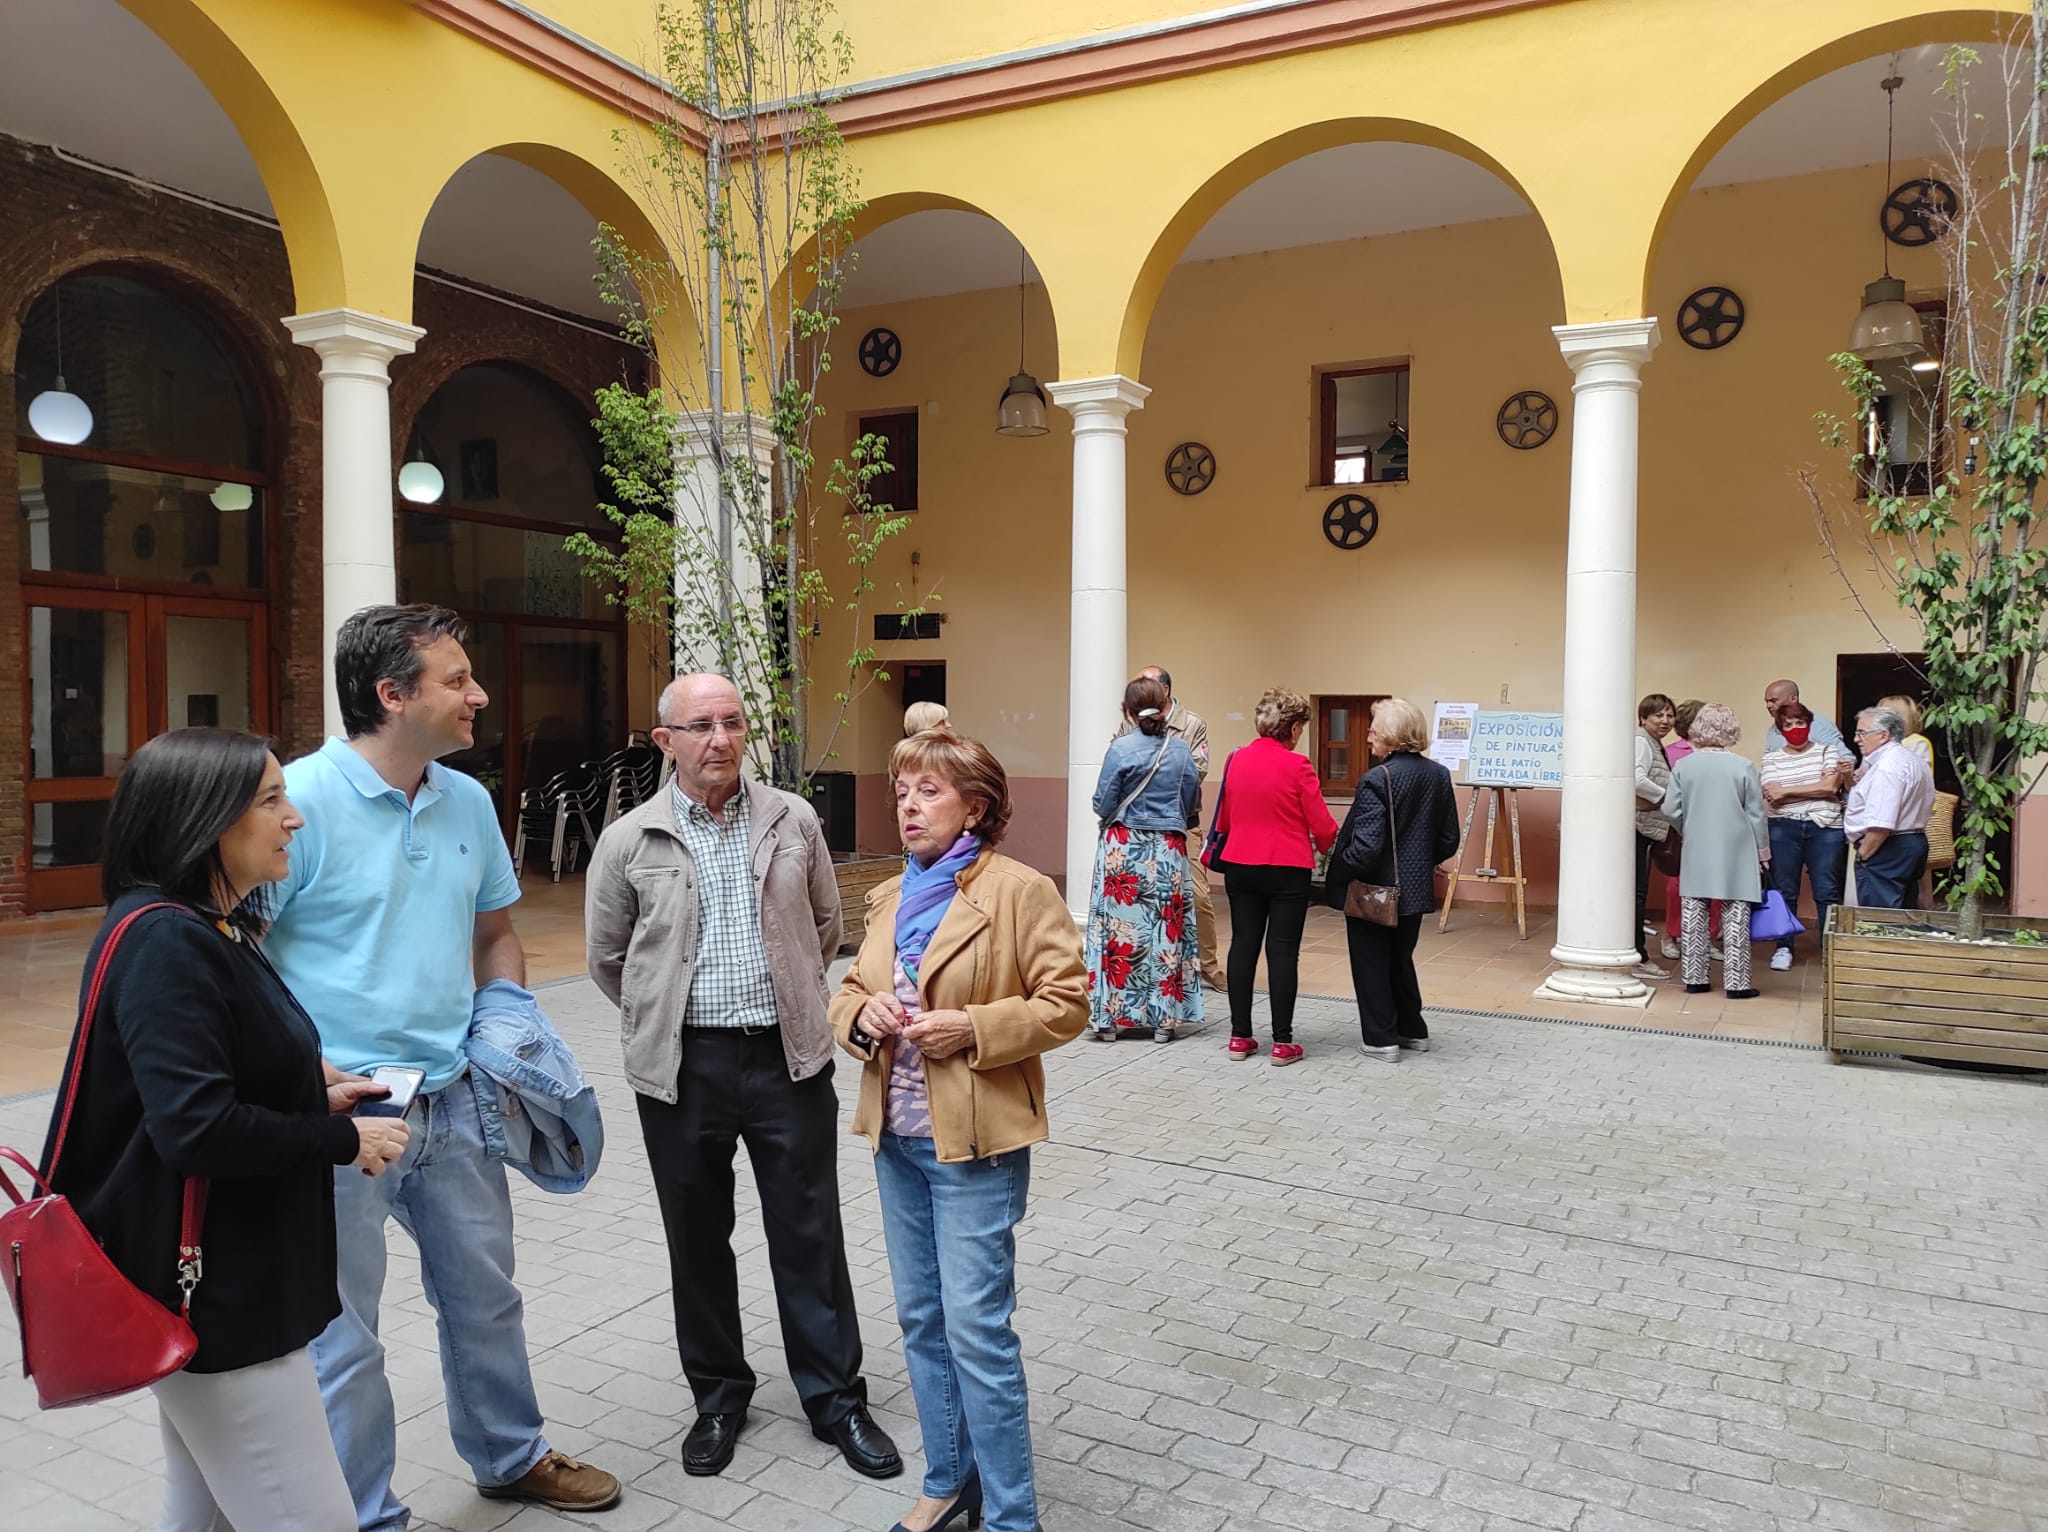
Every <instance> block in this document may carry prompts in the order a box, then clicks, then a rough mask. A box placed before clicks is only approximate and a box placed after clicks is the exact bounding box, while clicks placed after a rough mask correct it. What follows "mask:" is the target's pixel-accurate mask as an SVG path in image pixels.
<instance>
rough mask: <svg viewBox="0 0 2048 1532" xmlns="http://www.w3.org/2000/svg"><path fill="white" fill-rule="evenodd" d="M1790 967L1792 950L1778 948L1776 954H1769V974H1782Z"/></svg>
mask: <svg viewBox="0 0 2048 1532" xmlns="http://www.w3.org/2000/svg"><path fill="white" fill-rule="evenodd" d="M1791 966H1792V949H1791V948H1790V947H1780V948H1779V949H1778V950H1777V951H1776V952H1773V953H1772V954H1771V972H1773V973H1783V972H1784V971H1785V970H1786V969H1788V968H1790V967H1791Z"/></svg>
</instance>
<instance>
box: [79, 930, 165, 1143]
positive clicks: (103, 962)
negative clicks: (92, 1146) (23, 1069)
mask: <svg viewBox="0 0 2048 1532" xmlns="http://www.w3.org/2000/svg"><path fill="white" fill-rule="evenodd" d="M176 908H177V906H176V905H174V904H170V903H167V902H165V901H163V900H158V901H157V902H156V903H154V904H145V905H143V906H142V908H141V909H138V910H131V911H129V912H128V913H127V914H126V915H124V916H123V917H122V918H121V922H120V924H118V925H116V926H115V927H114V929H113V930H112V931H109V932H108V933H107V939H106V941H105V942H103V943H102V944H101V946H100V960H99V961H98V962H97V963H95V964H94V965H93V970H92V983H91V984H89V985H88V986H86V991H85V1008H84V1009H83V1010H81V1011H80V1012H79V1013H78V1042H77V1043H76V1045H74V1046H73V1048H72V1050H71V1073H70V1075H69V1076H68V1077H67V1078H66V1080H65V1081H64V1110H63V1111H62V1112H60V1113H58V1115H57V1132H56V1134H55V1136H54V1137H52V1138H51V1140H50V1180H51V1181H55V1180H56V1179H57V1160H58V1158H59V1157H60V1156H61V1155H62V1154H63V1153H64V1135H65V1134H67V1133H68V1132H70V1131H71V1109H72V1108H73V1107H74V1106H76V1105H77V1104H78V1080H79V1077H80V1076H81V1075H83V1074H84V1073H85V1045H86V1044H87V1043H88V1042H89V1041H91V1038H92V1023H93V1018H94V1017H96V1016H97V1015H99V1010H100V989H101V987H102V986H103V985H104V984H105V983H106V981H107V969H108V967H109V966H110V965H111V964H112V963H113V961H114V949H115V948H116V947H118V946H120V945H121V938H122V937H123V936H126V935H127V934H128V928H129V927H130V926H132V925H134V924H135V922H136V921H138V920H140V919H141V918H142V917H143V916H145V915H147V914H148V913H149V912H150V911H151V910H172V909H176Z"/></svg>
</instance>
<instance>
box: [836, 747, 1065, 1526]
mask: <svg viewBox="0 0 2048 1532" xmlns="http://www.w3.org/2000/svg"><path fill="white" fill-rule="evenodd" d="M889 778H890V784H891V786H892V787H893V788H894V790H895V794H896V824H897V828H898V830H899V831H900V832H901V834H902V836H903V847H904V850H905V851H906V852H907V853H908V856H907V858H906V860H905V863H904V871H903V876H902V877H901V878H898V879H895V880H893V881H891V882H888V883H885V884H883V885H882V886H881V887H880V888H878V889H876V890H875V891H874V893H872V894H870V895H869V896H868V921H867V939H866V941H865V942H864V943H862V945H861V950H860V956H859V957H857V958H856V959H855V960H854V964H853V967H852V968H851V969H850V970H849V971H848V973H847V975H846V979H845V981H844V982H843V983H842V984H841V986H840V989H839V993H838V994H837V995H835V996H834V997H833V999H832V1004H831V1018H832V1029H833V1031H834V1032H835V1033H836V1034H837V1035H838V1038H839V1041H840V1044H841V1046H843V1047H844V1048H846V1050H847V1051H848V1052H850V1053H852V1054H853V1055H854V1056H855V1057H857V1058H860V1059H863V1060H865V1069H864V1071H863V1073H862V1075H861V1082H860V1104H859V1106H858V1107H857V1108H856V1110H855V1112H854V1117H853V1131H854V1132H855V1133H857V1134H859V1135H860V1136H862V1137H863V1138H865V1139H867V1141H868V1142H869V1143H870V1144H872V1145H873V1146H874V1148H875V1180H876V1183H877V1185H878V1187H879V1189H880V1191H881V1200H882V1218H883V1228H884V1231H885V1233H886V1235H887V1238H888V1245H889V1269H890V1272H891V1274H892V1277H893V1279H894V1282H895V1288H896V1316H897V1319H898V1321H899V1322H900V1323H901V1324H902V1326H903V1353H904V1358H905V1361H906V1362H907V1364H908V1369H909V1373H910V1386H911V1392H912V1394H913V1395H914V1396H915V1397H916V1399H917V1414H918V1420H919V1423H920V1425H921V1427H922V1429H923V1432H924V1453H925V1463H926V1465H927V1466H926V1470H925V1480H924V1494H923V1497H922V1498H921V1499H919V1501H918V1502H917V1504H916V1505H915V1506H913V1507H912V1508H911V1510H910V1512H909V1513H908V1514H907V1515H906V1517H905V1518H904V1520H902V1521H900V1522H898V1523H897V1529H898V1532H936V1529H939V1528H943V1527H947V1526H950V1525H953V1524H954V1523H956V1522H960V1521H962V1520H963V1519H964V1521H965V1524H966V1525H967V1526H969V1527H973V1526H977V1525H979V1524H980V1523H981V1520H982V1517H983V1515H984V1514H986V1517H987V1523H988V1528H989V1532H1034V1529H1035V1528H1036V1527H1037V1525H1038V1499H1037V1492H1036V1489H1035V1487H1034V1484H1033V1475H1032V1464H1031V1428H1030V1414H1029V1410H1028V1408H1027V1404H1026V1393H1025V1384H1024V1359H1023V1352H1022V1349H1021V1348H1020V1346H1019V1345H1018V1342H1017V1333H1016V1331H1015V1330H1014V1329H1012V1328H1011V1325H1010V1316H1011V1314H1012V1313H1013V1312H1014V1311H1015V1309H1016V1299H1017V1284H1016V1265H1017V1245H1016V1238H1015V1230H1016V1226H1017V1223H1018V1221H1019V1220H1020V1219H1021V1218H1022V1217H1023V1216H1024V1200H1025V1194H1026V1191H1027V1189H1028V1188H1029V1185H1030V1181H1031V1156H1030V1146H1031V1145H1033V1144H1035V1143H1038V1142H1040V1141H1041V1140H1043V1139H1044V1138H1045V1136H1046V1132H1047V1125H1046V1114H1045V1070H1044V1067H1043V1065H1041V1064H1040V1062H1039V1057H1038V1056H1039V1055H1040V1054H1042V1053H1044V1052H1045V1051H1046V1050H1047V1049H1050V1048H1057V1047H1058V1046H1059V1045H1060V1044H1062V1043H1066V1042H1071V1041H1072V1040H1073V1039H1074V1038H1075V1037H1077V1036H1079V1035H1080V1033H1081V1030H1082V1028H1083V1027H1084V1026H1085V1025H1086V1024H1087V1021H1088V980H1087V972H1086V970H1085V969H1084V968H1083V967H1082V963H1081V940H1080V936H1079V933H1078V932H1076V930H1075V929H1074V922H1073V918H1072V917H1071V916H1070V915H1068V913H1067V909H1066V906H1065V904H1064V903H1063V902H1062V901H1061V899H1060V896H1059V894H1058V892H1057V891H1056V890H1055V889H1054V888H1053V886H1052V882H1051V880H1049V879H1048V878H1046V877H1045V875H1044V874H1042V873H1039V872H1037V871H1034V870H1033V869H1032V868H1029V867H1026V866H1025V865H1024V864H1023V863H1021V862H1014V861H1012V860H1011V859H1010V858H1008V857H1006V856H1001V855H999V854H997V852H996V851H995V849H994V848H995V846H996V844H997V843H998V842H999V841H1000V840H1001V839H1002V835H1003V831H1004V829H1005V828H1006V827H1007V826H1008V824H1009V820H1010V789H1009V782H1008V779H1007V778H1006V777H1005V776H1004V774H1003V768H1002V765H1001V763H1000V762H998V761H997V760H996V758H995V757H994V756H993V755H991V754H989V752H988V749H987V747H986V746H984V745H982V744H981V743H980V742H979V741H976V740H971V739H961V738H959V737H957V736H956V735H954V734H952V733H950V732H948V731H946V730H944V729H935V730H930V731H927V732H925V733H922V734H915V735H912V736H911V737H910V738H908V739H906V740H904V741H903V742H902V743H900V744H899V745H897V746H896V748H895V750H894V751H893V752H891V754H890V757H889Z"/></svg>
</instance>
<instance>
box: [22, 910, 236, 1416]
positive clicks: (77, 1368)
mask: <svg viewBox="0 0 2048 1532" xmlns="http://www.w3.org/2000/svg"><path fill="white" fill-rule="evenodd" d="M176 908H177V906H176V905H170V904H148V905H144V906H143V907H142V908H141V909H139V910H136V911H134V912H133V913H132V914H130V915H129V916H128V917H127V918H126V919H124V920H123V921H122V922H121V923H120V924H119V925H117V926H115V927H114V929H113V931H112V932H111V933H110V934H109V935H108V937H107V940H106V943H105V945H104V946H103V947H101V949H100V959H99V962H98V964H97V965H96V966H95V967H94V969H93V975H92V984H91V986H90V987H89V988H88V989H87V991H86V997H85V1010H84V1012H83V1013H82V1014H81V1015H80V1016H79V1019H78V1044H77V1046H76V1047H75V1048H73V1049H72V1053H71V1057H72V1068H71V1076H70V1079H69V1080H68V1081H67V1082H66V1083H65V1087H64V1109H63V1111H62V1112H61V1113H60V1114H59V1115H58V1118H57V1134H56V1138H55V1140H54V1141H53V1142H52V1144H51V1145H50V1174H51V1176H52V1177H54V1176H55V1175H56V1174H57V1160H58V1157H59V1156H60V1155H62V1154H63V1152H64V1135H65V1133H66V1131H67V1130H68V1129H69V1128H70V1126H71V1109H72V1107H73V1106H74V1105H75V1104H76V1103H77V1100H78V1077H79V1074H80V1072H81V1071H82V1069H83V1068H84V1064H85V1049H86V1043H87V1041H88V1040H89V1039H90V1036H91V1033H92V1024H93V1018H94V1017H95V1016H96V1015H97V1014H98V1011H99V1001H100V986H101V984H102V983H103V982H104V981H105V979H106V976H107V965H108V962H109V960H110V959H112V957H113V955H114V948H115V947H116V946H117V945H118V944H119V943H120V940H121V937H122V936H123V935H124V934H125V933H126V932H127V930H128V928H129V927H130V926H131V925H133V924H134V923H135V922H136V920H137V919H138V918H140V917H141V916H143V915H145V914H147V913H148V912H149V911H151V910H160V909H176ZM0 1159H6V1160H11V1161H12V1162H13V1163H14V1164H16V1165H18V1166H20V1167H21V1168H22V1169H23V1170H25V1171H27V1172H28V1176H29V1190H30V1192H31V1194H32V1195H30V1196H29V1197H27V1198H24V1197H23V1196H22V1194H21V1193H20V1192H18V1191H17V1190H15V1186H14V1182H13V1181H12V1179H10V1178H9V1176H8V1174H7V1173H6V1171H4V1170H0V1187H4V1188H5V1189H6V1192H7V1195H8V1197H9V1198H10V1199H11V1200H12V1201H13V1203H14V1206H13V1207H11V1208H8V1209H7V1210H6V1211H5V1212H4V1213H0V1281H4V1282H5V1283H6V1286H7V1296H8V1297H9V1298H10V1299H12V1300H13V1303H14V1317H15V1319H16V1320H17V1321H18V1322H19V1324H20V1328H21V1370H22V1372H23V1374H24V1375H25V1376H27V1377H31V1378H33V1379H35V1384H36V1398H37V1401H38V1402H39V1403H40V1404H41V1405H42V1407H43V1408H44V1409H46V1410H54V1409H61V1408H62V1407H63V1406H65V1405H67V1404H90V1403H92V1402H93V1401H94V1400H97V1399H112V1398H115V1397H117V1396H119V1395H121V1394H129V1393H133V1392H134V1391H135V1390H136V1389H139V1388H147V1387H148V1386H149V1385H150V1384H152V1383H154V1382H156V1380H157V1379H159V1378H163V1377H168V1376H169V1375H170V1374H172V1373H174V1372H176V1371H177V1370H178V1369H179V1368H181V1367H183V1366H184V1365H185V1364H186V1363H187V1362H189V1361H191V1360H192V1356H193V1353H194V1352H196V1351H197V1350H198V1349H199V1341H198V1338H197V1337H196V1336H194V1335H193V1333H192V1326H191V1324H190V1323H188V1322H187V1316H188V1315H190V1313H191V1312H192V1290H193V1289H194V1288H196V1287H197V1286H198V1285H199V1275H200V1248H199V1236H200V1229H201V1226H202V1225H203V1224H204V1223H205V1220H206V1188H207V1183H206V1180H205V1179H204V1178H203V1177H202V1178H197V1179H194V1180H190V1181H187V1182H186V1183H185V1194H184V1214H183V1221H182V1226H181V1228H180V1231H179V1235H178V1286H179V1287H180V1288H181V1289H182V1290H183V1292H184V1295H185V1300H184V1305H183V1307H182V1309H180V1310H176V1311H174V1310H171V1309H168V1308H166V1307H165V1306H164V1305H163V1304H161V1303H159V1302H158V1301H157V1300H156V1299H154V1298H152V1297H150V1296H149V1295H148V1294H147V1293H145V1292H143V1291H142V1290H141V1289H140V1288H138V1287H137V1286H136V1285H135V1284H134V1283H133V1282H130V1281H129V1280H128V1279H127V1278H126V1277H124V1276H122V1275H121V1273H120V1271H119V1270H118V1269H117V1268H116V1267H115V1265H114V1263H113V1262H112V1261H111V1260H109V1259H108V1258H107V1253H106V1251H104V1250H102V1249H101V1248H100V1244H99V1241H97V1240H95V1239H94V1238H93V1237H92V1234H91V1232H90V1231H89V1230H88V1229H87V1228H86V1227H85V1224H84V1222H83V1221H82V1220H81V1219H80V1218H79V1216H78V1213H77V1210H76V1209H74V1208H73V1207H72V1206H71V1202H70V1199H68V1198H66V1197H63V1196H60V1195H58V1194H57V1193H56V1192H53V1191H51V1190H50V1185H49V1182H47V1181H45V1180H44V1179H43V1178H42V1177H41V1176H39V1175H37V1174H36V1168H35V1166H34V1165H33V1164H31V1163H30V1162H29V1161H28V1160H27V1159H25V1158H23V1157H22V1156H21V1155H20V1154H18V1153H16V1152H15V1151H14V1150H12V1149H4V1148H0ZM38 1187H40V1188H41V1191H42V1195H41V1196H35V1195H33V1193H34V1192H35V1191H36V1189H37V1188H38Z"/></svg>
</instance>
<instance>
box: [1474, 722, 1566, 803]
mask: <svg viewBox="0 0 2048 1532" xmlns="http://www.w3.org/2000/svg"><path fill="white" fill-rule="evenodd" d="M1465 780H1466V781H1467V782H1469V783H1471V784H1472V785H1473V786H1474V787H1556V788H1561V787H1563V786H1564V714H1562V713H1481V714H1480V715H1479V716H1478V717H1477V718H1476V719H1474V720H1473V721H1472V754H1471V758H1470V759H1469V760H1468V761H1467V762H1466V763H1465Z"/></svg>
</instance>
